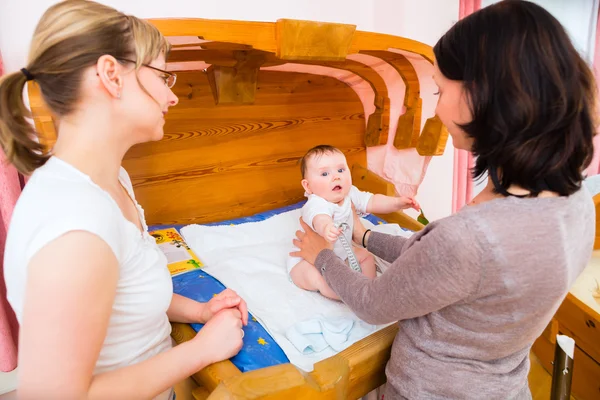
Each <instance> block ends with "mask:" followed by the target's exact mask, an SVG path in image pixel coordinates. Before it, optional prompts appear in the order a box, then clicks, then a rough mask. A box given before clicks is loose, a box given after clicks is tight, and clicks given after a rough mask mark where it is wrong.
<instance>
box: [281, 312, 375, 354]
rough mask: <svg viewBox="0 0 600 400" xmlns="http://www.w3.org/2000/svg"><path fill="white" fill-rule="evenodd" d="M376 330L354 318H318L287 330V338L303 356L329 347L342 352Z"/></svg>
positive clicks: (299, 323) (302, 322)
mask: <svg viewBox="0 0 600 400" xmlns="http://www.w3.org/2000/svg"><path fill="white" fill-rule="evenodd" d="M374 330H375V327H374V326H373V325H369V324H367V323H365V322H363V321H360V320H356V319H353V318H343V317H339V318H326V317H325V316H322V315H320V316H317V318H314V319H309V320H306V321H301V322H298V323H297V324H295V325H293V326H292V327H291V328H289V329H288V330H287V332H286V333H285V336H286V337H287V339H288V340H289V341H290V342H291V343H292V344H293V345H294V347H296V349H297V350H298V351H299V352H300V353H302V354H311V353H319V352H321V351H323V350H325V349H327V348H328V347H331V348H332V349H333V350H335V351H342V350H344V349H345V348H346V347H348V342H352V343H354V342H355V341H356V340H355V338H356V337H364V336H366V335H368V334H370V333H371V332H373V331H374Z"/></svg>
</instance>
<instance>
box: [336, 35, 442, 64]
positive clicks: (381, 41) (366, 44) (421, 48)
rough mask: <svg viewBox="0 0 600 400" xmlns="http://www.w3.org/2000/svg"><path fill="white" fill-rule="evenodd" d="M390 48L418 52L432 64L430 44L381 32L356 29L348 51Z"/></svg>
mask: <svg viewBox="0 0 600 400" xmlns="http://www.w3.org/2000/svg"><path fill="white" fill-rule="evenodd" d="M390 48H391V49H398V50H405V51H408V52H411V53H415V54H419V55H421V56H423V58H424V59H425V60H427V61H429V62H430V63H432V64H433V59H434V55H433V49H432V48H431V46H428V45H426V44H424V43H421V42H417V41H416V40H412V39H408V38H404V37H399V36H393V35H386V34H383V33H374V32H363V31H357V32H356V33H355V34H354V38H353V40H352V44H351V45H350V50H349V51H348V52H349V53H350V54H351V53H359V52H361V51H363V50H388V49H390Z"/></svg>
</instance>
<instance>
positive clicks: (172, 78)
mask: <svg viewBox="0 0 600 400" xmlns="http://www.w3.org/2000/svg"><path fill="white" fill-rule="evenodd" d="M118 60H119V61H125V62H130V63H134V64H136V62H135V61H133V60H127V59H125V58H118ZM142 66H144V67H146V68H150V69H153V70H155V71H158V72H160V73H161V75H160V77H161V78H162V79H163V80H164V81H165V85H166V86H167V87H168V88H169V89H171V88H172V87H173V86H174V85H175V82H176V81H177V75H176V74H174V73H172V72H169V71H165V70H164V69H160V68H156V67H153V66H152V65H148V64H142Z"/></svg>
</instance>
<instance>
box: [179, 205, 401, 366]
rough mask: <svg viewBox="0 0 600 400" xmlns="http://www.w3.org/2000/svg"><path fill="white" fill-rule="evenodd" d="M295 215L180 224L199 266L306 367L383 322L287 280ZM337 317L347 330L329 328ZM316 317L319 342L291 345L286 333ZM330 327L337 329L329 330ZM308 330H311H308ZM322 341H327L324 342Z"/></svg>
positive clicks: (396, 229)
mask: <svg viewBox="0 0 600 400" xmlns="http://www.w3.org/2000/svg"><path fill="white" fill-rule="evenodd" d="M299 218H300V210H299V209H298V210H292V211H289V212H285V213H282V214H279V215H276V216H273V217H271V218H269V219H267V220H265V221H259V222H249V223H245V224H241V225H231V226H204V225H188V226H186V227H184V228H182V229H181V233H182V235H183V237H184V239H185V241H186V242H187V244H188V245H189V246H190V247H191V248H192V250H193V251H194V252H195V253H196V254H197V255H198V257H199V258H200V259H201V260H202V262H203V263H204V264H205V265H206V266H205V267H204V270H205V271H206V272H207V273H209V274H210V275H212V276H213V277H215V278H216V279H218V280H219V281H221V282H222V283H223V284H224V285H225V286H227V287H228V288H231V289H233V290H235V291H236V292H238V294H239V295H240V296H242V297H243V298H244V299H245V300H246V302H247V303H248V309H249V310H250V312H251V313H252V315H254V316H255V317H256V318H257V319H258V320H259V321H260V322H261V324H262V325H263V326H264V327H265V329H266V330H267V331H268V332H269V333H270V334H271V336H272V337H273V339H274V340H275V341H276V342H277V344H279V346H280V347H281V349H282V350H283V351H284V353H285V354H286V355H287V357H288V358H289V360H290V362H291V363H292V364H294V365H296V366H297V367H299V368H300V369H302V370H304V371H307V372H309V371H312V370H313V365H314V364H315V363H316V362H319V361H321V360H323V359H325V358H328V357H330V356H332V355H334V354H336V353H337V352H338V351H341V350H343V349H345V348H346V347H348V346H350V345H351V344H353V343H355V342H356V341H358V340H360V339H362V338H364V337H365V336H367V335H369V334H370V333H372V332H374V331H376V330H378V329H381V328H383V327H384V326H383V325H382V326H372V325H369V324H366V323H365V322H363V321H361V320H360V319H359V318H358V317H357V316H356V314H354V313H353V312H352V311H351V310H350V309H349V308H348V307H347V306H346V305H345V304H343V303H341V302H337V301H333V300H329V299H327V298H325V297H323V296H321V295H320V294H318V293H314V292H308V291H306V290H302V289H300V288H298V287H297V286H295V285H294V284H293V283H292V282H291V281H290V279H289V277H288V274H287V272H286V260H287V256H288V253H289V251H290V248H291V241H292V238H293V237H294V234H295V232H296V230H297V229H298V226H299V222H298V220H299ZM364 223H365V225H368V226H370V227H372V224H371V223H370V222H368V221H366V220H364ZM372 229H374V230H382V231H383V230H386V231H388V232H390V231H392V232H395V233H397V234H402V235H407V234H408V233H407V232H405V231H403V230H402V229H400V228H399V227H398V226H397V225H395V227H394V226H393V225H380V226H377V227H372ZM317 321H320V322H317ZM327 321H329V324H328V325H326V326H325V331H327V333H323V322H325V323H326V322H327ZM340 321H345V323H346V330H347V332H346V333H342V334H341V336H340V335H339V334H340V332H344V329H341V330H340V329H338V328H339V326H338V328H333V327H334V326H335V325H334V324H335V323H336V322H337V323H340ZM315 323H317V324H321V335H322V336H323V340H324V342H323V340H321V341H319V342H318V343H319V344H317V342H315V336H306V338H304V339H303V340H295V339H294V340H295V344H296V345H294V343H292V342H291V341H290V339H289V338H288V336H286V335H287V334H288V333H289V332H293V333H292V334H291V335H292V338H294V337H296V338H297V337H298V336H299V335H300V333H301V332H312V331H315V328H314V324H315ZM307 324H313V328H312V330H311V329H308V328H309V327H308V326H307ZM350 324H351V325H350ZM349 325H350V328H349V329H348V326H349ZM335 329H338V332H334V331H335ZM294 332H295V333H294ZM311 334H312V335H314V333H307V335H311ZM334 334H338V336H335V335H334ZM294 335H295V336H294ZM325 335H328V336H327V337H328V339H325V338H324V337H325ZM344 335H345V338H344ZM300 336H301V335H300ZM332 338H333V339H332ZM307 342H308V343H311V342H312V344H313V345H314V346H315V348H312V351H310V350H307V346H308V347H310V344H309V345H303V343H307ZM323 343H325V344H328V346H327V347H325V346H324V345H323ZM332 343H333V344H334V346H333V347H332V346H331V344H332ZM298 348H300V349H301V350H298ZM317 349H318V350H317Z"/></svg>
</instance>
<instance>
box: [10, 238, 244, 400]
mask: <svg viewBox="0 0 600 400" xmlns="http://www.w3.org/2000/svg"><path fill="white" fill-rule="evenodd" d="M118 275H119V267H118V262H117V259H116V257H115V255H114V253H113V252H112V250H111V249H110V247H109V246H108V245H107V244H106V243H105V242H104V241H103V240H101V239H100V238H98V237H97V236H96V235H94V234H92V233H88V232H84V231H74V232H69V233H67V234H64V235H63V236H61V237H59V238H58V239H55V240H54V241H52V242H51V243H49V244H48V245H46V246H45V247H44V248H42V249H41V250H40V251H38V252H37V253H36V255H35V256H34V257H33V258H32V260H31V262H30V264H29V266H28V279H27V285H26V296H25V304H24V310H23V320H22V324H21V330H20V343H19V378H18V379H19V383H18V392H19V398H22V399H40V398H44V399H71V398H73V399H74V398H77V399H80V398H87V399H106V398H112V399H136V398H152V397H154V396H156V395H158V394H160V393H162V392H164V391H165V390H167V389H168V388H169V387H171V386H172V385H174V384H175V383H176V382H178V381H180V380H182V379H184V378H185V377H187V376H189V375H191V374H192V373H194V372H196V371H198V370H200V369H201V368H203V367H204V366H206V365H208V364H210V363H211V362H215V361H218V360H220V359H222V358H220V357H223V358H226V357H227V355H228V353H233V352H234V351H235V352H237V351H236V349H235V347H236V346H238V345H239V347H240V348H241V329H238V328H237V327H236V325H238V324H239V327H240V328H241V319H240V315H239V312H238V311H237V310H226V311H225V312H224V313H220V314H219V315H218V316H217V317H215V320H217V319H219V320H223V321H224V322H223V321H221V323H220V324H216V323H214V324H211V326H210V327H209V324H210V323H209V324H207V325H206V326H205V328H206V327H209V329H207V330H206V332H205V333H204V334H203V335H200V334H198V335H197V336H196V338H195V339H193V340H192V341H190V342H188V343H189V344H188V343H186V345H185V346H183V347H181V346H177V347H176V348H174V349H171V350H169V351H167V352H165V353H163V354H160V355H158V356H155V357H153V358H151V359H149V360H146V361H144V362H141V363H139V364H136V365H132V366H128V367H126V368H122V369H118V370H115V371H112V372H107V373H104V374H101V375H97V376H93V372H94V368H95V365H96V361H97V359H98V355H99V353H100V350H101V348H102V344H103V342H104V339H105V337H106V332H107V327H108V322H109V319H110V315H111V310H112V305H113V302H114V298H115V293H116V286H117V281H118ZM236 313H237V314H236ZM222 314H223V315H224V316H223V317H222V316H221V315H222ZM226 314H227V315H226ZM211 322H212V321H211ZM216 322H218V321H216ZM217 330H220V332H218V333H217V334H214V331H217ZM203 331H205V329H202V330H201V332H203ZM235 335H237V339H236V336H235ZM225 339H227V340H225ZM238 340H239V342H238ZM226 347H229V348H226ZM237 350H239V348H238V349H237ZM233 354H235V353H233Z"/></svg>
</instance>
